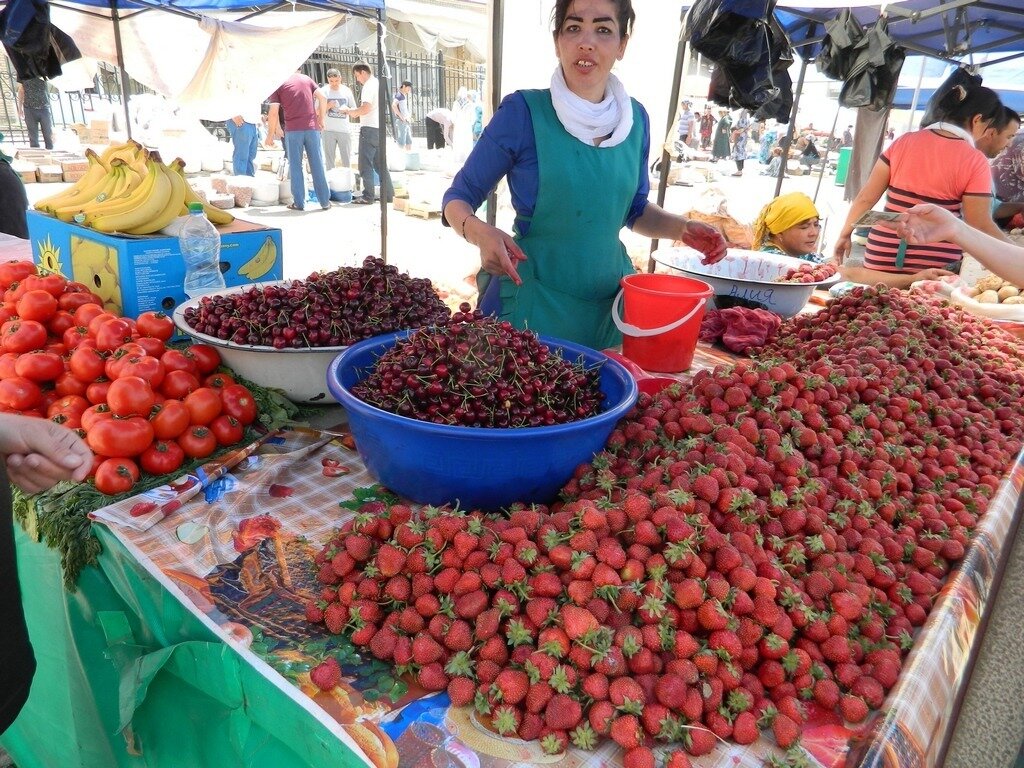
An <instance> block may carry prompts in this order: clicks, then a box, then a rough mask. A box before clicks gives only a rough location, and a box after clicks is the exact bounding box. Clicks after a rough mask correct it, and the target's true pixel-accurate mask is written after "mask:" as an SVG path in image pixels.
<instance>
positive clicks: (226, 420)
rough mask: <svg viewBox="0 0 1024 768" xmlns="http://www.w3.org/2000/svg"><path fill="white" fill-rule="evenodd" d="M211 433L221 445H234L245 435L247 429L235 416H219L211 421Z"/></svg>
mask: <svg viewBox="0 0 1024 768" xmlns="http://www.w3.org/2000/svg"><path fill="white" fill-rule="evenodd" d="M210 431H211V432H213V436H214V437H216V438H217V443H218V444H219V445H234V444H235V443H237V442H239V441H240V440H241V439H242V437H244V435H245V428H244V427H243V426H242V422H240V421H239V420H238V419H236V418H235V417H234V416H228V415H227V414H224V415H223V416H218V417H217V418H216V419H214V420H213V421H211V422H210Z"/></svg>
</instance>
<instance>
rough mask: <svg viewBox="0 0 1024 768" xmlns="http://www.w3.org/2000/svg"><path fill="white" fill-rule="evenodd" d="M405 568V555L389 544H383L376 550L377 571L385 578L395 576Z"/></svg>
mask: <svg viewBox="0 0 1024 768" xmlns="http://www.w3.org/2000/svg"><path fill="white" fill-rule="evenodd" d="M403 568H405V553H404V552H402V550H400V549H399V548H398V547H395V546H393V545H391V544H383V545H381V548H380V549H378V550H377V569H378V571H379V572H380V575H381V576H383V577H385V578H390V577H392V576H397V575H398V574H400V573H401V572H402V569H403Z"/></svg>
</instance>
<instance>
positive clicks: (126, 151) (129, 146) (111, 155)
mask: <svg viewBox="0 0 1024 768" xmlns="http://www.w3.org/2000/svg"><path fill="white" fill-rule="evenodd" d="M144 152H146V148H145V147H144V146H142V145H141V144H139V142H137V141H135V140H134V139H129V140H128V141H126V142H124V143H123V144H111V145H110V146H109V147H107V148H106V149H105V150H103V154H102V155H100V157H101V158H102V159H103V162H104V163H106V164H107V165H110V163H111V162H113V160H114V159H115V158H120V159H122V160H124V161H125V162H126V163H131V162H134V161H135V159H136V157H137V156H138V155H139V154H140V153H144Z"/></svg>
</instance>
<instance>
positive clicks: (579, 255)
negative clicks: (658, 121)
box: [481, 90, 643, 349]
mask: <svg viewBox="0 0 1024 768" xmlns="http://www.w3.org/2000/svg"><path fill="white" fill-rule="evenodd" d="M522 93H523V96H524V97H525V98H526V104H527V106H528V107H529V109H530V114H531V116H532V119H533V132H534V136H535V138H536V142H537V166H538V176H539V183H538V190H537V204H536V206H535V208H534V212H533V217H532V218H530V219H527V220H528V221H529V222H530V227H529V232H528V233H527V234H526V235H523V234H522V233H521V232H520V231H519V226H518V220H517V226H516V228H515V240H516V242H517V243H518V244H519V247H520V248H522V249H523V252H524V253H526V256H527V260H526V261H523V262H520V263H519V270H518V271H519V276H520V277H521V278H522V280H523V284H522V285H520V286H517V285H515V284H514V283H513V282H512V281H511V280H509V279H508V278H507V277H502V278H501V285H500V295H501V314H500V316H501V318H502V319H505V320H509V321H510V322H511V323H512V324H513V325H514V326H516V327H517V328H529V329H530V330H532V331H536V332H537V333H541V334H545V335H547V336H554V337H556V338H560V339H567V340H569V341H575V342H577V343H579V344H583V345H585V346H588V347H592V348H594V349H604V348H605V347H611V346H616V345H618V344H621V343H622V336H621V334H620V333H619V332H618V331H617V330H616V328H615V326H614V324H613V323H612V319H611V309H612V302H613V301H614V299H615V295H616V294H617V293H618V290H619V280H620V279H621V278H622V276H623V275H629V274H633V272H634V271H635V270H634V269H633V265H632V263H631V262H630V260H629V257H628V256H627V255H626V248H625V246H623V244H622V242H621V241H620V240H619V231H620V230H621V229H622V227H623V226H625V223H626V215H627V214H628V212H629V208H630V205H632V202H633V197H634V196H635V195H636V188H637V176H638V174H639V169H640V152H641V150H642V143H643V122H642V121H643V118H642V116H641V113H640V110H639V108H638V106H637V105H636V103H635V102H634V103H633V129H632V131H630V133H629V136H628V137H627V138H626V140H625V141H624V142H622V143H621V144H619V145H617V146H615V147H610V148H608V149H601V148H600V147H594V146H588V145H586V144H584V143H583V142H582V141H580V140H579V139H576V138H574V137H573V136H571V135H570V134H569V133H567V132H566V130H565V128H563V127H562V124H561V123H560V122H559V120H558V117H557V115H556V114H555V110H554V107H552V105H551V94H550V92H549V91H546V90H543V91H540V90H536V91H523V92H522ZM481 277H483V276H481ZM485 282H486V278H485V280H484V281H483V282H481V295H483V290H484V289H485V288H486V285H485V284H484V283H485Z"/></svg>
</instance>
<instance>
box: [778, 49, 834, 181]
mask: <svg viewBox="0 0 1024 768" xmlns="http://www.w3.org/2000/svg"><path fill="white" fill-rule="evenodd" d="M806 74H807V57H806V56H801V57H800V77H798V78H797V81H796V92H795V93H794V94H793V110H792V111H791V112H790V113H789V127H788V128H787V130H786V145H785V147H784V148H783V150H782V165H780V166H779V176H778V178H777V179H776V180H775V197H778V196H779V192H781V191H782V180H783V179H784V178H786V164H787V163H788V162H789V148H790V147H791V146H793V134H794V132H795V131H796V113H797V110H798V109H800V92H801V91H802V90H803V89H804V76H805V75H806ZM838 115H839V113H838V112H837V113H836V116H837V117H838Z"/></svg>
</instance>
